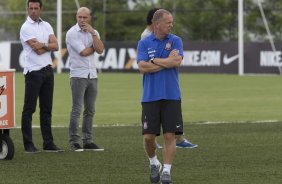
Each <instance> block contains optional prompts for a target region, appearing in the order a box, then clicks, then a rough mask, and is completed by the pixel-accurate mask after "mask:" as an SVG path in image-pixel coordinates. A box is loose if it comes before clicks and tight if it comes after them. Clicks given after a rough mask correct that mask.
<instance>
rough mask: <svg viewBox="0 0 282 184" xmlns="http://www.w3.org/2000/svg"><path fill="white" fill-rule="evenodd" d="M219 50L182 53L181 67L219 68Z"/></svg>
mask: <svg viewBox="0 0 282 184" xmlns="http://www.w3.org/2000/svg"><path fill="white" fill-rule="evenodd" d="M220 61H221V51H220V50H214V51H213V50H201V51H200V50H195V51H184V59H183V61H182V65H183V66H220Z"/></svg>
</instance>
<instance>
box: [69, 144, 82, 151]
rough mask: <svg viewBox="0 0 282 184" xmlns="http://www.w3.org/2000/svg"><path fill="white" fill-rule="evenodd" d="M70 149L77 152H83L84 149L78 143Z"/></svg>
mask: <svg viewBox="0 0 282 184" xmlns="http://www.w3.org/2000/svg"><path fill="white" fill-rule="evenodd" d="M70 149H71V150H72V151H77V152H80V151H83V149H82V147H81V146H80V145H79V144H78V143H73V144H71V145H70Z"/></svg>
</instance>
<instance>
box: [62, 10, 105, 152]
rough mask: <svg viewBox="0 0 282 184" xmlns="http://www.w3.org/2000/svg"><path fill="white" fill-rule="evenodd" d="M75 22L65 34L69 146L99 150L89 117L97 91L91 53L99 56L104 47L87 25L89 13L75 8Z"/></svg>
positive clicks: (93, 111) (76, 148)
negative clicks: (68, 75)
mask: <svg viewBox="0 0 282 184" xmlns="http://www.w3.org/2000/svg"><path fill="white" fill-rule="evenodd" d="M76 20H77V23H76V24H75V25H74V26H72V27H71V28H70V29H69V30H68V32H67V34H66V44H67V49H68V52H69V57H70V87H71V94H72V111H71V114H70V122H69V144H70V148H71V150H73V151H83V150H93V151H103V150H104V149H102V148H99V147H98V146H97V145H96V144H95V143H94V142H93V117H94V113H95V102H96V96H97V92H98V79H97V77H98V76H97V69H96V62H95V60H94V53H95V52H97V53H98V54H101V53H102V52H103V51H104V44H103V42H102V41H101V40H100V36H99V33H98V31H97V30H95V29H94V28H93V27H92V26H91V25H90V21H91V12H90V10H89V9H88V8H86V7H81V8H79V9H78V11H77V14H76ZM83 106H84V110H83V120H82V142H83V147H81V145H80V135H79V133H78V129H79V119H80V114H81V111H82V107H83Z"/></svg>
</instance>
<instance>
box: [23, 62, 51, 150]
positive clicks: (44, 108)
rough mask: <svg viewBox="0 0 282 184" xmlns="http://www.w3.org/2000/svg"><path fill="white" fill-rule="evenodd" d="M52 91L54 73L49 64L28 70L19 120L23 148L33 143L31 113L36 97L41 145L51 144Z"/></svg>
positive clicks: (34, 106) (34, 108)
mask: <svg viewBox="0 0 282 184" xmlns="http://www.w3.org/2000/svg"><path fill="white" fill-rule="evenodd" d="M53 91H54V73H53V69H52V67H51V66H50V65H49V66H46V67H44V68H42V69H41V70H39V71H32V72H28V73H27V74H26V75H25V97H24V106H23V112H22V122H21V123H22V134H23V143H24V147H25V148H27V147H28V146H30V145H33V141H32V114H33V113H34V112H35V110H36V104H37V99H38V97H39V108H40V128H41V134H42V138H43V147H46V146H48V145H50V144H53V136H52V130H51V118H52V104H53Z"/></svg>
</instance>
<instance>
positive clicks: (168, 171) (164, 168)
mask: <svg viewBox="0 0 282 184" xmlns="http://www.w3.org/2000/svg"><path fill="white" fill-rule="evenodd" d="M170 169H171V164H164V167H163V173H164V172H167V173H168V174H170Z"/></svg>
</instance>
